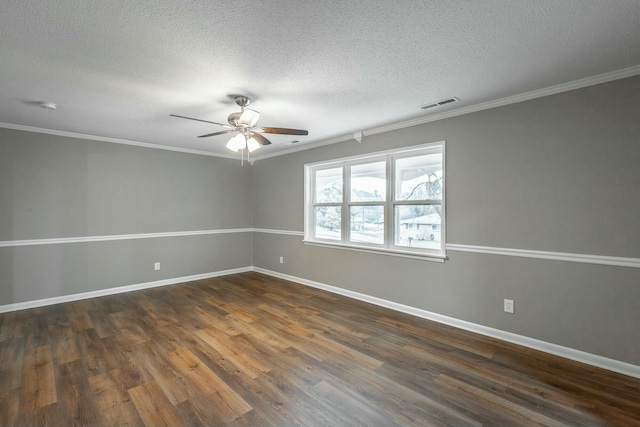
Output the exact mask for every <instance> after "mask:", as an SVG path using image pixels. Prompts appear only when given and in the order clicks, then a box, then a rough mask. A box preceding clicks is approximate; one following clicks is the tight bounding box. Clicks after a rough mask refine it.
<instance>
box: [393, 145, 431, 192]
mask: <svg viewBox="0 0 640 427" xmlns="http://www.w3.org/2000/svg"><path fill="white" fill-rule="evenodd" d="M442 177H443V175H442V153H435V154H425V155H422V156H415V157H406V158H402V159H397V160H396V184H395V186H396V195H395V197H396V200H442Z"/></svg>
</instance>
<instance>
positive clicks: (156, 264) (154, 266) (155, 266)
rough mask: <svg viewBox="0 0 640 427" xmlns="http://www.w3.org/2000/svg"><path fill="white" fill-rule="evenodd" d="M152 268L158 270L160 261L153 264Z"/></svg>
mask: <svg viewBox="0 0 640 427" xmlns="http://www.w3.org/2000/svg"><path fill="white" fill-rule="evenodd" d="M153 269H154V270H156V271H158V270H160V263H159V262H156V263H155V264H153Z"/></svg>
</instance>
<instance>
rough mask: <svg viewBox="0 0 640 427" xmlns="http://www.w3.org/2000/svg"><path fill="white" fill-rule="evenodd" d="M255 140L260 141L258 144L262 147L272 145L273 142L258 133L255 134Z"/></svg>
mask: <svg viewBox="0 0 640 427" xmlns="http://www.w3.org/2000/svg"><path fill="white" fill-rule="evenodd" d="M253 139H255V140H256V141H258V144H260V145H269V144H271V141H269V140H268V139H267V138H265V137H264V136H262V135H260V134H259V133H258V132H253Z"/></svg>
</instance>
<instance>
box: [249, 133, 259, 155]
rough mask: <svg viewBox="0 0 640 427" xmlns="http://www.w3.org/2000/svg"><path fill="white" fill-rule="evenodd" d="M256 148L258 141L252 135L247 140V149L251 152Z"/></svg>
mask: <svg viewBox="0 0 640 427" xmlns="http://www.w3.org/2000/svg"><path fill="white" fill-rule="evenodd" d="M258 148H260V144H258V141H256V140H255V138H254V137H253V136H252V137H251V138H249V139H248V140H247V150H249V152H250V153H253V152H254V151H256V150H257V149H258Z"/></svg>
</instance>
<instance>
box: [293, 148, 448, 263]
mask: <svg viewBox="0 0 640 427" xmlns="http://www.w3.org/2000/svg"><path fill="white" fill-rule="evenodd" d="M444 178H445V175H444V142H441V143H434V144H427V145H422V146H418V147H409V148H405V149H398V150H393V151H387V152H384V153H373V154H368V155H366V156H362V157H351V158H348V159H339V160H334V161H330V162H323V163H314V164H310V165H306V166H305V200H306V205H305V242H307V243H316V244H327V245H339V246H345V247H350V248H354V249H368V250H374V251H383V252H395V253H398V254H411V255H418V256H436V257H444V234H443V231H444V222H445V221H444Z"/></svg>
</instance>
